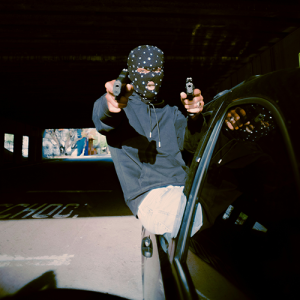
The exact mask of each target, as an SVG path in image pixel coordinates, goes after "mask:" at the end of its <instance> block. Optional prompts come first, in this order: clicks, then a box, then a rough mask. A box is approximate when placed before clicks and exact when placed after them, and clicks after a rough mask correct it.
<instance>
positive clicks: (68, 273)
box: [0, 216, 143, 300]
mask: <svg viewBox="0 0 300 300" xmlns="http://www.w3.org/2000/svg"><path fill="white" fill-rule="evenodd" d="M140 234H141V225H140V223H139V221H138V220H137V219H136V218H134V217H133V216H124V217H99V218H80V219H79V218H78V219H61V220H53V219H52V220H15V221H2V222H1V223H0V240H1V246H0V253H1V254H0V278H1V279H0V297H4V296H7V295H11V294H14V293H15V292H17V291H18V290H20V289H21V288H22V287H24V286H25V285H26V284H28V283H29V282H31V281H32V280H34V279H36V278H38V277H40V276H41V275H42V274H44V273H45V272H47V271H53V272H54V274H55V281H56V283H55V284H56V287H57V288H73V289H83V290H89V291H99V292H105V293H110V294H114V295H118V296H122V297H124V298H128V299H136V300H139V299H142V298H143V297H142V283H141V250H140ZM48 284H49V282H45V283H43V285H42V286H40V287H39V288H42V287H43V286H46V285H48Z"/></svg>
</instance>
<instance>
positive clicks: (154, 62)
mask: <svg viewBox="0 0 300 300" xmlns="http://www.w3.org/2000/svg"><path fill="white" fill-rule="evenodd" d="M127 65H128V71H129V78H130V80H131V81H132V85H133V87H134V90H135V91H136V92H137V93H138V94H140V95H141V96H142V97H143V98H147V99H150V100H151V99H154V98H156V96H157V94H158V91H159V88H160V86H161V83H162V79H163V77H164V71H163V65H164V53H163V52H162V51H161V50H160V49H159V48H157V47H155V46H148V45H143V46H138V47H137V48H135V49H133V50H132V51H131V52H130V54H129V56H128V60H127ZM138 68H144V69H147V70H149V71H150V72H148V73H139V72H137V69H138ZM158 68H160V69H161V70H160V71H159V72H157V71H156V72H155V70H157V69H158ZM149 81H153V82H154V84H155V88H154V90H152V91H151V90H148V88H147V84H148V82H149Z"/></svg>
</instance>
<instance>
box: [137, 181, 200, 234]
mask: <svg viewBox="0 0 300 300" xmlns="http://www.w3.org/2000/svg"><path fill="white" fill-rule="evenodd" d="M183 188H184V187H183V186H173V185H169V186H166V187H160V188H156V189H152V190H150V191H149V192H147V193H146V196H145V198H144V199H143V201H142V203H141V204H140V206H139V208H138V217H139V219H140V221H141V222H142V225H143V226H144V227H145V228H146V229H147V230H149V231H150V232H152V233H154V234H160V235H163V234H165V233H170V234H171V238H173V237H176V236H177V233H178V231H179V228H180V225H181V221H182V216H183V213H184V209H185V206H186V197H185V195H184V194H183ZM202 219H203V218H202V207H201V205H200V203H198V205H197V210H196V215H195V219H194V222H193V228H192V234H191V236H192V235H194V234H195V233H196V232H197V231H198V230H199V229H200V228H201V226H202V224H203V220H202Z"/></svg>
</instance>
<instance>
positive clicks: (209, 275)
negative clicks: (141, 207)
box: [141, 68, 300, 300]
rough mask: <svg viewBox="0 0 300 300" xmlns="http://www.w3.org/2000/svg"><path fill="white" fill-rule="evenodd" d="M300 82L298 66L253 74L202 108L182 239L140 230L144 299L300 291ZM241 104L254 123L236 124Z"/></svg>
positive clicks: (287, 295) (293, 294)
mask: <svg viewBox="0 0 300 300" xmlns="http://www.w3.org/2000/svg"><path fill="white" fill-rule="evenodd" d="M299 82H300V69H299V68H294V69H286V70H280V71H276V72H272V73H268V74H265V75H260V76H252V77H251V78H249V79H248V80H246V81H244V82H242V83H241V84H239V85H238V86H236V87H234V88H232V89H230V90H226V91H224V92H222V93H219V94H218V95H216V96H215V97H214V99H212V100H211V101H210V102H208V103H207V104H206V105H205V106H204V110H203V115H204V117H205V120H206V124H207V125H206V126H203V128H202V130H201V133H200V136H199V144H198V147H197V150H196V151H195V153H194V154H193V156H192V159H191V160H190V163H189V167H190V172H189V177H188V179H187V182H186V186H185V190H184V192H185V194H186V196H187V199H188V201H187V205H186V209H185V212H184V216H183V220H182V223H181V227H180V230H179V233H178V235H177V237H176V238H174V239H172V240H171V241H170V243H169V245H168V249H167V252H165V251H164V250H163V248H162V245H161V243H160V241H161V238H160V236H158V235H154V234H152V233H150V232H149V231H147V229H146V228H143V230H142V242H141V252H142V281H143V293H144V299H145V300H149V299H155V300H158V299H185V300H188V299H296V298H298V297H299V296H298V287H299V286H300V271H299V270H300V260H299V251H300V243H299V240H300V225H299V224H300V218H299V211H300V210H299V209H300V205H299V204H300V201H299V200H300V176H299V145H298V144H299V143H297V142H298V139H299V121H298V119H299V116H298V115H299V113H298V111H299V105H300V84H299ZM233 110H235V111H238V112H239V113H240V115H241V117H242V118H244V121H245V122H246V121H248V122H249V121H250V125H252V126H250V125H249V126H243V127H240V128H239V129H238V130H230V129H229V128H228V126H227V125H226V120H228V119H226V118H227V117H228V113H229V112H231V113H232V111H233ZM245 113H246V115H244V114H245ZM247 124H249V123H247ZM198 202H200V203H201V205H202V211H203V226H202V227H201V229H200V231H199V232H197V233H196V234H195V235H194V236H192V237H190V233H191V228H192V221H193V216H194V214H195V208H196V205H197V203H198Z"/></svg>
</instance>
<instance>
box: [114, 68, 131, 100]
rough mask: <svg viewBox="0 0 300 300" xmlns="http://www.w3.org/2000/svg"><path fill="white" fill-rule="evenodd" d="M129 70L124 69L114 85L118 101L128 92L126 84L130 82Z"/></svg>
mask: <svg viewBox="0 0 300 300" xmlns="http://www.w3.org/2000/svg"><path fill="white" fill-rule="evenodd" d="M128 75H129V72H128V70H127V69H123V70H122V72H121V73H120V75H119V77H118V78H117V79H116V81H115V83H114V86H113V94H114V96H115V99H116V100H117V101H119V100H120V98H121V96H124V95H125V93H126V92H127V90H126V85H127V84H128V83H130V80H129V76H128Z"/></svg>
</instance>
